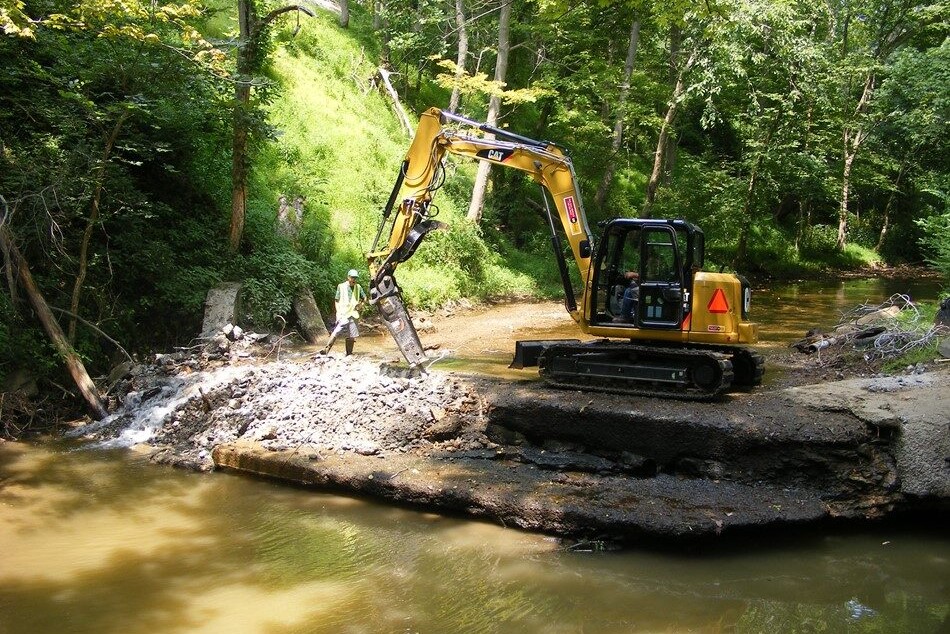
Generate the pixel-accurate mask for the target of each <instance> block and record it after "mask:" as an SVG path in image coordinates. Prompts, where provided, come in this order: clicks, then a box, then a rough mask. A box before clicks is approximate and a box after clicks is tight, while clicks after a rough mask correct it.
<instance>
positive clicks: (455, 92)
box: [449, 0, 468, 112]
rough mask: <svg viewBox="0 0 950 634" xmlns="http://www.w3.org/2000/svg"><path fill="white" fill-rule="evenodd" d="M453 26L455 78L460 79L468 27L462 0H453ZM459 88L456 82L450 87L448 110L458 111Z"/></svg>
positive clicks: (462, 73) (462, 70)
mask: <svg viewBox="0 0 950 634" xmlns="http://www.w3.org/2000/svg"><path fill="white" fill-rule="evenodd" d="M455 28H456V29H457V30H458V36H459V48H458V55H456V56H455V78H456V79H460V78H461V77H462V76H463V75H464V74H465V61H466V59H467V58H468V27H467V26H466V25H465V6H464V5H463V4H462V0H455ZM460 99H461V90H460V89H459V87H458V84H456V85H455V86H453V87H452V96H451V97H450V98H449V112H458V108H459V101H460Z"/></svg>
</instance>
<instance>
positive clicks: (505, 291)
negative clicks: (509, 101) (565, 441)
mask: <svg viewBox="0 0 950 634" xmlns="http://www.w3.org/2000/svg"><path fill="white" fill-rule="evenodd" d="M288 22H290V21H289V20H288ZM293 26H294V25H293V24H289V25H288V27H287V28H285V29H284V30H283V31H281V32H279V33H278V34H277V39H278V42H279V43H280V46H278V47H277V48H276V49H275V52H274V53H273V54H272V60H273V64H272V71H271V79H272V80H273V81H274V82H275V89H274V95H273V98H272V100H271V101H270V103H269V106H268V109H267V112H268V116H269V123H270V124H271V125H272V126H273V127H274V138H273V139H272V140H270V141H268V142H267V143H266V144H264V147H260V148H259V149H258V154H257V155H256V157H255V161H254V176H253V183H252V187H251V200H250V201H249V205H248V209H249V212H248V213H249V218H248V225H249V227H250V229H249V239H250V240H251V241H252V242H253V241H254V240H255V239H260V236H258V235H257V234H256V233H255V231H256V229H255V227H258V228H260V229H262V230H263V229H264V228H265V227H267V226H270V225H272V224H273V218H274V216H275V214H276V209H277V205H278V203H277V201H278V199H279V197H280V196H281V195H285V196H287V197H288V198H289V199H291V200H292V199H293V198H295V197H296V196H303V197H304V199H305V201H306V202H305V215H304V221H303V227H302V231H301V244H300V245H299V246H298V249H299V250H300V252H301V253H302V254H303V255H304V256H305V257H306V258H307V259H308V260H309V261H310V262H313V263H314V264H316V266H317V271H318V272H316V273H314V274H313V275H311V276H310V283H311V284H312V285H313V286H314V291H315V293H316V294H317V297H318V300H319V301H320V303H321V304H322V305H323V306H325V307H326V306H328V305H329V304H330V297H329V296H330V293H332V289H333V287H334V284H335V281H336V280H340V279H343V277H344V275H345V272H346V270H347V269H350V268H354V267H355V268H357V269H360V270H361V271H363V272H366V264H365V261H364V255H363V254H364V253H365V252H366V251H367V250H369V248H370V247H371V246H372V242H373V238H374V237H375V235H376V231H377V228H378V223H379V219H380V217H381V210H382V207H383V206H384V204H385V202H386V200H387V198H388V196H389V193H390V191H391V189H392V186H393V183H394V182H395V180H396V176H397V171H398V168H399V165H400V163H401V161H402V159H403V157H404V155H405V152H406V151H407V149H408V147H409V143H410V138H409V136H408V135H407V133H406V132H405V130H403V129H401V128H400V125H399V123H398V120H397V119H396V116H395V115H394V113H393V110H392V104H391V102H390V101H389V98H388V97H386V96H385V95H383V94H382V93H381V92H380V91H379V90H378V89H376V88H373V87H372V86H371V84H370V80H371V78H372V76H373V74H374V72H375V68H376V66H375V64H374V60H375V59H376V53H375V52H374V47H375V45H376V44H375V41H374V39H373V33H372V31H371V29H370V28H369V26H368V24H367V16H365V15H364V14H362V13H361V12H355V14H354V15H353V19H352V20H351V26H350V28H349V29H341V28H340V27H339V26H338V25H337V23H336V18H335V16H333V15H332V14H330V13H327V12H324V11H320V10H318V13H317V15H316V17H314V18H312V19H303V20H302V22H301V29H300V31H299V32H298V33H297V34H296V36H293V34H292V27H293ZM433 105H438V104H433ZM414 122H415V121H414ZM473 176H474V165H473V164H465V163H463V164H461V165H459V166H458V170H457V171H456V173H455V174H454V175H453V176H452V177H451V182H450V183H448V184H447V185H446V187H445V188H444V189H443V190H442V191H440V192H439V194H438V195H437V196H436V198H435V204H436V205H437V206H438V208H439V219H440V220H442V221H444V222H446V223H448V224H449V226H450V229H449V230H448V231H444V232H437V233H435V234H430V236H429V237H428V238H427V239H426V241H425V243H424V244H423V246H422V247H421V248H420V249H419V251H418V252H417V254H416V255H415V256H414V257H413V259H412V260H410V261H409V262H407V263H405V264H403V265H402V266H401V267H400V269H399V272H398V278H399V281H400V284H401V285H402V287H403V289H404V294H405V297H406V299H407V301H408V302H409V303H410V304H412V305H414V306H424V307H433V306H436V305H439V304H442V303H444V302H446V301H448V300H452V299H458V298H461V297H468V298H472V299H476V300H479V299H486V298H489V297H498V296H510V295H519V296H525V295H532V296H533V295H549V294H551V293H554V292H556V290H557V288H558V286H557V283H556V278H555V275H556V270H555V266H554V263H553V258H551V257H550V255H547V257H541V258H539V257H536V256H527V255H525V254H520V253H516V252H514V251H513V250H512V249H510V248H508V247H507V245H506V241H505V239H504V237H503V236H496V237H497V244H496V245H495V246H489V245H487V244H486V241H485V240H484V238H483V235H482V231H481V229H479V228H476V227H473V226H471V225H470V224H469V223H467V222H466V221H465V220H464V213H465V211H466V210H467V205H468V200H467V196H468V192H469V191H470V190H471V183H472V179H473ZM387 231H388V228H387ZM387 235H388V234H387V233H386V231H384V234H383V240H385V238H386V237H387ZM503 254H506V255H505V256H503ZM548 265H550V266H548ZM538 279H540V280H543V281H542V282H540V283H539V282H538V281H536V280H538Z"/></svg>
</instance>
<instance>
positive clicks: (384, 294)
mask: <svg viewBox="0 0 950 634" xmlns="http://www.w3.org/2000/svg"><path fill="white" fill-rule="evenodd" d="M369 296H370V303H373V304H376V309H377V310H378V311H379V314H380V316H381V317H382V318H383V321H385V322H386V327H387V328H389V333H390V334H391V335H392V336H393V339H394V340H395V341H396V346H398V347H399V351H400V352H402V356H404V357H405V358H406V361H407V362H408V363H409V367H410V368H416V367H419V366H421V365H422V363H423V362H424V361H425V360H426V358H427V357H426V353H425V351H424V350H423V349H422V342H421V341H419V334H418V333H417V332H416V327H415V326H414V325H413V324H412V319H410V318H409V313H408V312H406V306H405V304H404V303H403V301H402V292H401V291H400V290H399V286H398V285H397V284H396V279H395V278H394V277H393V276H392V275H382V276H381V277H379V278H378V282H374V285H373V286H372V287H371V288H370V292H369Z"/></svg>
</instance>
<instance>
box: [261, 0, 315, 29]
mask: <svg viewBox="0 0 950 634" xmlns="http://www.w3.org/2000/svg"><path fill="white" fill-rule="evenodd" d="M291 11H302V12H303V13H306V14H307V15H309V16H310V17H311V18H312V17H313V11H311V10H310V9H308V8H307V7H305V6H303V5H301V4H288V5H287V6H286V7H281V8H279V9H274V10H273V11H271V12H270V13H268V14H267V15H265V16H264V17H263V18H262V19H261V23H260V24H261V26H267V25H268V24H270V23H271V22H273V21H274V20H275V19H277V18H278V17H279V16H281V15H283V14H284V13H289V12H291Z"/></svg>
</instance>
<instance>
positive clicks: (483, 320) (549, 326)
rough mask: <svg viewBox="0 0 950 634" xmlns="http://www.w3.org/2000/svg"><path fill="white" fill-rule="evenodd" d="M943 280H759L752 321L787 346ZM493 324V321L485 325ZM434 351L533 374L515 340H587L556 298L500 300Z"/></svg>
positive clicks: (386, 340)
mask: <svg viewBox="0 0 950 634" xmlns="http://www.w3.org/2000/svg"><path fill="white" fill-rule="evenodd" d="M939 293H940V282H939V280H935V279H932V278H929V279H928V278H924V279H861V280H844V281H829V280H822V281H813V282H797V283H783V284H774V285H759V286H758V287H756V288H755V289H754V291H753V296H752V315H751V319H752V321H755V322H758V323H759V344H758V345H759V348H760V349H761V350H762V351H763V352H765V353H766V354H767V353H768V352H769V351H770V350H785V349H787V348H788V345H789V344H790V343H792V342H794V341H798V340H799V339H801V338H802V337H804V335H805V333H806V332H808V331H809V330H810V329H813V328H818V329H822V330H828V331H830V330H832V329H833V328H834V326H835V325H836V324H837V323H839V320H840V319H841V317H842V315H843V314H845V313H847V312H849V311H851V310H853V309H855V308H856V307H858V306H861V305H878V304H881V303H883V302H885V301H886V300H888V298H890V297H891V296H893V295H895V294H903V295H906V296H908V297H910V298H911V300H912V301H915V302H918V301H929V302H932V301H934V300H936V299H937V298H938V296H939ZM488 323H490V324H491V326H486V324H488ZM367 334H368V335H369V336H368V337H365V338H364V339H363V340H362V341H361V342H360V343H359V344H358V346H359V347H360V349H361V350H374V351H385V352H386V353H388V354H389V355H390V357H391V358H393V359H397V358H399V357H398V352H397V351H396V348H395V345H394V344H393V343H392V340H391V337H389V335H388V334H387V333H385V332H381V331H376V332H373V331H369V332H368V333H367ZM419 334H420V338H421V339H422V342H423V344H424V345H426V346H433V347H434V348H435V349H434V350H430V351H429V355H430V356H431V357H435V358H437V357H439V356H440V355H443V354H444V355H446V356H445V358H444V359H442V360H439V361H437V362H436V364H435V365H436V367H439V368H443V369H451V370H458V371H463V372H475V373H479V374H489V375H492V376H498V377H504V378H511V379H523V380H532V379H534V378H536V377H537V372H536V371H535V370H534V369H526V370H509V369H508V364H509V363H511V359H512V354H513V352H514V342H515V341H516V340H519V339H525V340H531V339H571V338H581V339H583V338H585V336H584V335H583V334H581V333H580V331H579V330H578V329H577V328H576V326H575V324H574V322H573V321H572V320H571V318H570V316H569V315H568V314H567V312H566V311H565V310H564V308H563V307H562V306H561V305H560V304H559V303H556V302H546V303H542V304H521V305H515V306H506V305H502V306H496V307H494V308H491V309H489V310H487V311H474V312H473V313H464V312H463V313H460V314H459V315H457V316H453V317H451V318H450V319H448V320H447V321H446V322H445V323H443V324H442V325H441V326H440V328H438V329H436V330H435V331H434V332H428V331H422V332H420V333H419Z"/></svg>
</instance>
